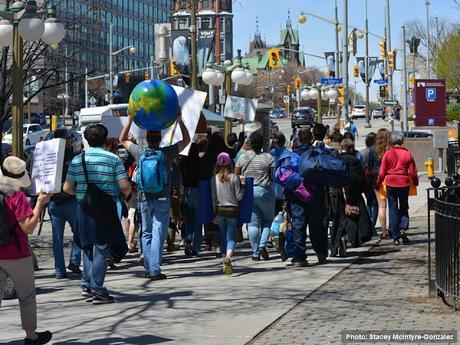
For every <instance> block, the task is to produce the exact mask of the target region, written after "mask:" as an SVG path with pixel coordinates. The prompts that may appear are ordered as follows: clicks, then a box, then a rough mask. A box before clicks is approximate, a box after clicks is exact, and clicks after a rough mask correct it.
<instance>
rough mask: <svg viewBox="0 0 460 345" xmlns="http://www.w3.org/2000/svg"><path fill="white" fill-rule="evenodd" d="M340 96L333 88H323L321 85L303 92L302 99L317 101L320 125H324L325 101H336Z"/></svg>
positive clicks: (309, 87)
mask: <svg viewBox="0 0 460 345" xmlns="http://www.w3.org/2000/svg"><path fill="white" fill-rule="evenodd" d="M337 96H338V92H337V90H336V89H334V88H332V87H323V86H322V85H321V84H320V83H318V84H313V85H311V86H308V87H306V88H304V89H303V90H302V92H301V93H300V97H301V98H302V99H303V100H304V101H307V100H309V99H312V100H316V107H317V109H316V110H317V113H318V119H317V122H318V123H323V113H322V111H323V101H325V100H335V99H336V98H337Z"/></svg>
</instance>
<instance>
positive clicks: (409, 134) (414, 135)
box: [403, 131, 433, 138]
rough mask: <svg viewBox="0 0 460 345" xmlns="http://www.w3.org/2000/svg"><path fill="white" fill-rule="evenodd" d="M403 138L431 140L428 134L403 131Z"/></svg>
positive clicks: (430, 134) (430, 135)
mask: <svg viewBox="0 0 460 345" xmlns="http://www.w3.org/2000/svg"><path fill="white" fill-rule="evenodd" d="M403 134H404V137H405V138H431V137H432V136H433V134H432V133H430V132H418V131H403Z"/></svg>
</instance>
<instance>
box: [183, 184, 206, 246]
mask: <svg viewBox="0 0 460 345" xmlns="http://www.w3.org/2000/svg"><path fill="white" fill-rule="evenodd" d="M184 197H185V198H186V200H185V202H186V205H187V209H188V211H187V214H186V215H184V216H185V239H186V241H187V242H188V243H191V244H192V249H193V250H195V251H196V252H199V251H200V248H201V242H203V225H202V224H201V223H200V221H199V209H200V190H199V188H198V187H196V188H187V187H186V188H185V189H184Z"/></svg>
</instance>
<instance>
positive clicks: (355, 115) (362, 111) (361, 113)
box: [351, 104, 366, 120]
mask: <svg viewBox="0 0 460 345" xmlns="http://www.w3.org/2000/svg"><path fill="white" fill-rule="evenodd" d="M359 118H363V119H365V118H366V107H365V106H364V105H359V104H358V105H355V106H354V107H353V109H351V119H352V120H356V119H359Z"/></svg>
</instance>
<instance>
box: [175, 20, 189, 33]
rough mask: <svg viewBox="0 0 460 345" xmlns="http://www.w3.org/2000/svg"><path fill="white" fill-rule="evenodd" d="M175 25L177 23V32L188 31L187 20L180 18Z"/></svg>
mask: <svg viewBox="0 0 460 345" xmlns="http://www.w3.org/2000/svg"><path fill="white" fill-rule="evenodd" d="M177 23H178V25H177V28H178V29H179V30H183V29H188V20H187V18H180V19H179V20H178V21H177Z"/></svg>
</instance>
